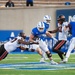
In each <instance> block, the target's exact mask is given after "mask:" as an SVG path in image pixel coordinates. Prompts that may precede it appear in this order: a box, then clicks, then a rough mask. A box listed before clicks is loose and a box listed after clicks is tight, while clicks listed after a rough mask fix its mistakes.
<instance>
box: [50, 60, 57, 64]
mask: <svg viewBox="0 0 75 75" xmlns="http://www.w3.org/2000/svg"><path fill="white" fill-rule="evenodd" d="M50 63H51V65H57V64H58V63H57V62H55V61H53V60H51V61H50Z"/></svg>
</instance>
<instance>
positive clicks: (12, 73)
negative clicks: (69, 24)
mask: <svg viewBox="0 0 75 75" xmlns="http://www.w3.org/2000/svg"><path fill="white" fill-rule="evenodd" d="M53 59H54V60H55V61H57V62H59V61H60V58H59V57H58V55H57V54H53ZM39 60H40V56H39V55H38V54H9V55H8V56H7V58H5V59H4V60H2V61H0V64H5V65H7V64H17V63H24V62H39ZM47 62H49V60H47ZM70 63H73V64H74V63H75V54H71V56H70V58H69V62H68V64H70ZM57 66H58V65H57ZM55 74H57V75H75V69H63V70H17V69H8V68H7V69H2V68H0V75H55Z"/></svg>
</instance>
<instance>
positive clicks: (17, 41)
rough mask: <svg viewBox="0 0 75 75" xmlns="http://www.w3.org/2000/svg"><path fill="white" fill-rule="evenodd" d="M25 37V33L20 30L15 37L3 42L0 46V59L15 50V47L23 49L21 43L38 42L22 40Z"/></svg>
mask: <svg viewBox="0 0 75 75" xmlns="http://www.w3.org/2000/svg"><path fill="white" fill-rule="evenodd" d="M25 37H26V36H25V33H23V32H21V33H20V34H19V36H18V37H16V38H14V39H13V40H11V41H8V42H6V43H5V44H3V45H1V46H0V60H2V59H4V58H6V57H7V55H8V54H9V53H10V52H12V51H14V50H16V48H20V49H22V50H25V48H24V47H22V44H27V45H28V44H33V43H35V44H38V43H37V42H32V43H31V42H26V41H24V39H25Z"/></svg>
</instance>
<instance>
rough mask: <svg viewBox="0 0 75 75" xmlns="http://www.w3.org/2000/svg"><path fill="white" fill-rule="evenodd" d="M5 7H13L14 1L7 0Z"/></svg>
mask: <svg viewBox="0 0 75 75" xmlns="http://www.w3.org/2000/svg"><path fill="white" fill-rule="evenodd" d="M5 7H14V3H13V2H12V0H8V2H6V4H5Z"/></svg>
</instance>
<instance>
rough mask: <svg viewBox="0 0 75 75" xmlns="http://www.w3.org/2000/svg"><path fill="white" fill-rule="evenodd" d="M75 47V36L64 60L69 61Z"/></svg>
mask: <svg viewBox="0 0 75 75" xmlns="http://www.w3.org/2000/svg"><path fill="white" fill-rule="evenodd" d="M74 47H75V38H73V39H72V40H71V43H70V46H69V48H68V51H67V53H66V56H65V59H64V60H63V62H64V63H66V62H67V61H68V58H69V57H70V54H71V51H72V50H73V49H74Z"/></svg>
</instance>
